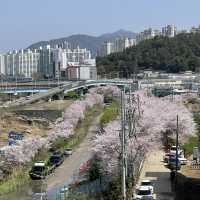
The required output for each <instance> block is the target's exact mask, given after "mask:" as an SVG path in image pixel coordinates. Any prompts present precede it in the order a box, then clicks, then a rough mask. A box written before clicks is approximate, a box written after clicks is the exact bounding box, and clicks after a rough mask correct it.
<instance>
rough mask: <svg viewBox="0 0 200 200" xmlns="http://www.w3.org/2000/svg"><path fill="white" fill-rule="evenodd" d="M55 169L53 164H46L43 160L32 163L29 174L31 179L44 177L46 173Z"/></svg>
mask: <svg viewBox="0 0 200 200" xmlns="http://www.w3.org/2000/svg"><path fill="white" fill-rule="evenodd" d="M54 169H55V166H48V165H47V164H46V163H45V162H43V161H40V162H36V163H34V165H33V166H32V169H31V171H30V172H29V176H30V177H31V179H33V180H37V179H45V178H46V176H47V175H49V174H51V173H52V172H53V171H54Z"/></svg>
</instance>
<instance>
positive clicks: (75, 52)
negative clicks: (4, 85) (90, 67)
mask: <svg viewBox="0 0 200 200" xmlns="http://www.w3.org/2000/svg"><path fill="white" fill-rule="evenodd" d="M66 45H67V44H66ZM86 60H87V61H88V60H91V53H90V51H88V50H87V49H80V48H79V47H77V48H76V49H65V48H61V47H58V46H57V47H56V48H51V47H50V45H47V46H46V47H40V48H39V49H35V50H30V49H28V50H20V51H12V52H8V53H6V54H4V55H1V54H0V74H1V73H3V74H5V75H6V76H22V77H25V78H30V77H33V76H34V77H35V76H36V77H38V76H39V77H41V78H42V77H50V78H60V77H61V76H62V75H63V74H64V75H65V76H66V72H67V63H68V62H77V63H79V64H82V63H85V61H86ZM62 72H64V73H62Z"/></svg>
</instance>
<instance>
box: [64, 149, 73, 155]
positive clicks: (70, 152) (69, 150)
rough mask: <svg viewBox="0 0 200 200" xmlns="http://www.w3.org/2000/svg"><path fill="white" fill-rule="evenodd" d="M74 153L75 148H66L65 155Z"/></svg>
mask: <svg viewBox="0 0 200 200" xmlns="http://www.w3.org/2000/svg"><path fill="white" fill-rule="evenodd" d="M72 153H73V150H72V149H71V148H67V149H65V150H64V155H65V156H71V155H72Z"/></svg>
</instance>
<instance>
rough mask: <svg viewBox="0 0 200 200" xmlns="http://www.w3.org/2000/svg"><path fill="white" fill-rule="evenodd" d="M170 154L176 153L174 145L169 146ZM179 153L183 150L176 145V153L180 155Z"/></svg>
mask: <svg viewBox="0 0 200 200" xmlns="http://www.w3.org/2000/svg"><path fill="white" fill-rule="evenodd" d="M170 154H176V146H171V148H170ZM181 154H183V150H181V149H180V148H179V147H178V155H181Z"/></svg>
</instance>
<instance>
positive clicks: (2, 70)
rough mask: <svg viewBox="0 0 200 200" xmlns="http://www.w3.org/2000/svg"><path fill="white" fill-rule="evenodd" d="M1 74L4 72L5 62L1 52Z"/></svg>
mask: <svg viewBox="0 0 200 200" xmlns="http://www.w3.org/2000/svg"><path fill="white" fill-rule="evenodd" d="M1 74H5V63H4V56H3V54H0V75H1Z"/></svg>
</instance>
